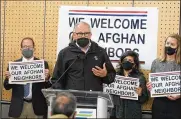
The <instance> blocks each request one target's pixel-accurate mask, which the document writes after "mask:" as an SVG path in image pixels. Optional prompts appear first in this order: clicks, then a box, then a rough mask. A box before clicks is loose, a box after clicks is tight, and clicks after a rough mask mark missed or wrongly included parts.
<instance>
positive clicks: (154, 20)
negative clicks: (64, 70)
mask: <svg viewBox="0 0 181 119" xmlns="http://www.w3.org/2000/svg"><path fill="white" fill-rule="evenodd" d="M80 21H85V22H87V23H89V24H90V26H91V28H92V38H91V40H93V41H95V42H96V43H98V44H99V45H100V46H102V47H103V48H105V49H106V52H107V54H108V56H109V57H110V59H111V61H112V62H114V63H113V65H114V66H115V64H117V63H118V62H117V61H118V60H119V59H120V56H121V55H122V53H124V52H125V51H129V50H133V51H135V52H137V53H138V54H139V58H140V61H142V62H144V63H145V64H143V65H141V66H142V68H143V69H150V68H151V63H152V61H153V60H154V59H156V57H157V32H158V9H157V8H151V7H149V8H148V7H147V8H144V7H87V6H61V7H60V9H59V24H58V42H57V56H58V53H59V51H60V50H61V49H63V48H65V47H66V46H68V44H69V42H70V40H69V39H70V36H71V32H72V31H73V28H74V25H75V24H76V23H78V22H80ZM150 56H151V57H150Z"/></svg>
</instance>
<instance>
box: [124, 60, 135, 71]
mask: <svg viewBox="0 0 181 119" xmlns="http://www.w3.org/2000/svg"><path fill="white" fill-rule="evenodd" d="M133 65H134V63H131V62H129V61H124V62H123V63H122V67H123V69H125V70H130V69H132V68H133Z"/></svg>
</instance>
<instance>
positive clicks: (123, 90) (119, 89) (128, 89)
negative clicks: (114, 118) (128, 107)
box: [103, 75, 139, 100]
mask: <svg viewBox="0 0 181 119" xmlns="http://www.w3.org/2000/svg"><path fill="white" fill-rule="evenodd" d="M138 87H139V79H138V78H131V77H124V76H119V75H116V78H115V81H114V82H113V83H111V84H109V85H107V84H104V89H103V91H104V92H106V93H109V94H113V95H119V96H120V98H123V99H131V100H138V94H137V93H136V88H138Z"/></svg>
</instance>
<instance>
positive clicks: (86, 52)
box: [76, 41, 91, 53]
mask: <svg viewBox="0 0 181 119" xmlns="http://www.w3.org/2000/svg"><path fill="white" fill-rule="evenodd" d="M76 45H77V47H79V48H80V49H81V50H82V48H81V47H80V46H79V45H78V44H77V42H76ZM90 46H91V42H90V41H89V46H88V47H87V49H86V51H85V53H87V52H88V50H89V49H90Z"/></svg>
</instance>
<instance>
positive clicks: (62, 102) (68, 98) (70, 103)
mask: <svg viewBox="0 0 181 119" xmlns="http://www.w3.org/2000/svg"><path fill="white" fill-rule="evenodd" d="M76 107H77V106H76V97H75V96H74V95H73V94H71V93H68V92H61V93H59V94H58V96H57V97H56V99H55V103H54V104H53V112H52V116H51V117H50V118H63V119H66V118H69V119H75V115H76Z"/></svg>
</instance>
